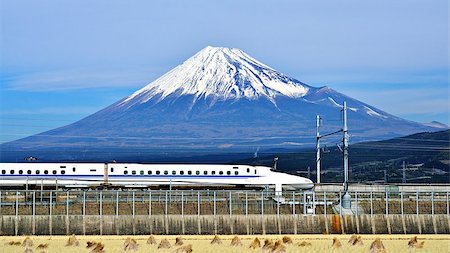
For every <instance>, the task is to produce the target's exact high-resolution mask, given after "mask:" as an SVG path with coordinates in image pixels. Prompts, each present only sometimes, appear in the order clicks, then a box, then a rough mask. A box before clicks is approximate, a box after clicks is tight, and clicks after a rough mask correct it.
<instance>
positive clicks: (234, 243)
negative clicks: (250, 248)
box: [230, 236, 242, 247]
mask: <svg viewBox="0 0 450 253" xmlns="http://www.w3.org/2000/svg"><path fill="white" fill-rule="evenodd" d="M230 245H231V246H234V247H236V246H242V242H241V239H239V237H238V236H235V237H233V239H232V240H231V244H230Z"/></svg>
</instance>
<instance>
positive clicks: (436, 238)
mask: <svg viewBox="0 0 450 253" xmlns="http://www.w3.org/2000/svg"><path fill="white" fill-rule="evenodd" d="M128 237H130V238H131V239H128V240H127V238H128ZM177 237H178V236H164V235H156V236H154V239H155V244H149V243H150V241H151V240H148V239H149V236H76V237H75V239H74V238H72V239H71V240H70V243H69V238H70V236H31V237H30V239H29V240H27V239H26V237H25V236H16V237H14V236H4V237H0V252H2V253H22V252H24V253H32V252H34V253H36V252H37V253H44V252H45V253H80V252H85V253H91V252H92V253H102V252H106V253H119V252H135V253H149V252H161V253H172V252H176V253H189V252H191V251H190V250H189V246H187V245H189V244H190V245H192V252H201V253H215V252H220V253H245V252H249V253H271V252H277V253H282V252H286V253H294V252H310V253H321V252H343V253H344V252H345V253H353V252H354V253H366V252H371V253H372V252H373V253H375V252H380V253H381V252H392V253H401V252H407V253H412V252H420V253H426V252H438V253H450V235H417V242H412V243H410V244H414V245H411V246H408V243H409V242H410V239H411V238H413V235H361V238H360V239H361V240H357V239H356V237H354V238H353V239H354V240H353V243H354V244H355V245H354V246H353V245H351V244H350V243H349V239H350V238H351V237H352V236H351V235H288V236H287V237H289V238H284V243H282V241H283V237H284V236H283V235H258V236H248V235H239V236H238V238H239V239H236V238H234V237H235V236H229V235H227V236H225V235H223V236H218V238H219V239H218V240H217V239H216V240H215V242H219V243H218V244H211V241H212V240H213V238H214V236H210V235H209V236H208V235H202V236H196V235H185V236H181V238H182V240H181V242H178V244H180V243H181V245H175V242H176V238H177ZM233 238H234V240H233ZM255 238H258V239H259V241H260V245H258V243H257V242H256V243H254V240H255ZM334 238H336V239H337V240H335V241H336V242H335V243H334V246H332V245H333V239H334ZM376 238H379V239H380V240H381V243H382V244H383V246H384V248H385V251H383V250H377V249H372V250H371V249H370V247H371V244H372V242H373V241H374V240H375V239H376ZM164 239H167V240H168V241H169V243H170V246H171V247H170V248H168V249H167V248H164V249H162V248H160V249H158V246H159V244H160V242H161V241H162V240H164ZM266 239H269V241H270V240H271V241H272V243H273V244H271V245H270V246H266V248H265V249H263V246H264V243H265V240H266ZM76 241H78V246H67V244H73V245H76V244H77V243H76ZM92 241H95V242H100V243H101V245H100V246H97V247H96V245H94V246H92V247H91V248H86V245H87V242H92ZM178 241H180V239H178ZM232 241H234V244H235V245H236V246H231V242H232ZM238 241H240V243H239V242H238ZM277 241H279V242H278V243H277ZM360 241H362V243H361V242H360ZM220 242H221V243H220ZM422 242H424V243H422ZM269 243H270V242H269ZM275 244H277V245H278V246H277V248H274V246H273V245H275ZM250 245H253V246H254V247H255V249H252V248H250ZM183 246H185V248H184V250H178V251H177V249H180V248H181V247H183ZM186 246H187V247H186ZM421 246H423V247H422V248H420V247H421Z"/></svg>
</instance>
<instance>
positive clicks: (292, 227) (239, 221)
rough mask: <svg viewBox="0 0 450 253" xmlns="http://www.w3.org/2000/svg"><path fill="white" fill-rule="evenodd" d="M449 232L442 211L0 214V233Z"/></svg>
mask: <svg viewBox="0 0 450 253" xmlns="http://www.w3.org/2000/svg"><path fill="white" fill-rule="evenodd" d="M322 233H327V234H341V233H345V234H353V233H355V234H450V216H447V215H413V214H407V215H389V216H385V215H372V216H371V215H358V216H356V215H348V216H339V215H326V216H325V215H295V216H294V215H280V216H277V215H264V216H261V215H249V216H245V215H233V216H229V215H216V216H213V215H200V216H197V215H185V216H181V215H167V216H165V215H153V216H147V215H137V216H134V217H133V216H127V215H120V216H114V215H108V216H98V215H86V216H84V217H83V216H82V215H70V216H66V215H54V216H52V217H50V216H47V215H36V216H34V217H33V216H31V215H22V216H17V217H16V216H9V215H4V216H0V235H68V234H81V235H82V234H87V235H109V234H112V235H116V234H117V235H132V234H135V235H139V234H142V235H147V234H322Z"/></svg>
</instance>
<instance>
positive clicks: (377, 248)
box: [370, 238, 386, 253]
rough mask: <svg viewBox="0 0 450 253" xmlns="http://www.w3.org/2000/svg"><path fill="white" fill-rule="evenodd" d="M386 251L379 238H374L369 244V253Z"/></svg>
mask: <svg viewBox="0 0 450 253" xmlns="http://www.w3.org/2000/svg"><path fill="white" fill-rule="evenodd" d="M384 252H386V249H385V247H384V245H383V243H382V242H381V240H380V238H377V239H375V241H373V242H372V244H371V245H370V253H384Z"/></svg>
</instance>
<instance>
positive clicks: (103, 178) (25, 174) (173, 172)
mask: <svg viewBox="0 0 450 253" xmlns="http://www.w3.org/2000/svg"><path fill="white" fill-rule="evenodd" d="M12 186H15V187H17V186H27V187H29V189H30V188H32V187H33V186H34V187H43V186H46V187H48V186H51V187H54V186H58V187H60V188H104V187H109V188H152V187H167V186H170V187H172V186H173V187H177V186H186V187H191V186H195V187H198V186H205V187H207V186H212V187H214V186H237V187H267V186H269V187H274V188H275V191H277V192H278V191H280V192H281V191H282V189H283V188H285V189H291V190H300V189H311V188H312V187H313V186H314V184H313V182H312V181H311V180H309V179H307V178H303V177H299V176H294V175H289V174H286V173H281V172H277V171H274V170H273V169H272V168H270V167H264V166H250V165H217V164H214V165H211V164H138V163H0V187H2V188H5V187H12Z"/></svg>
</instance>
